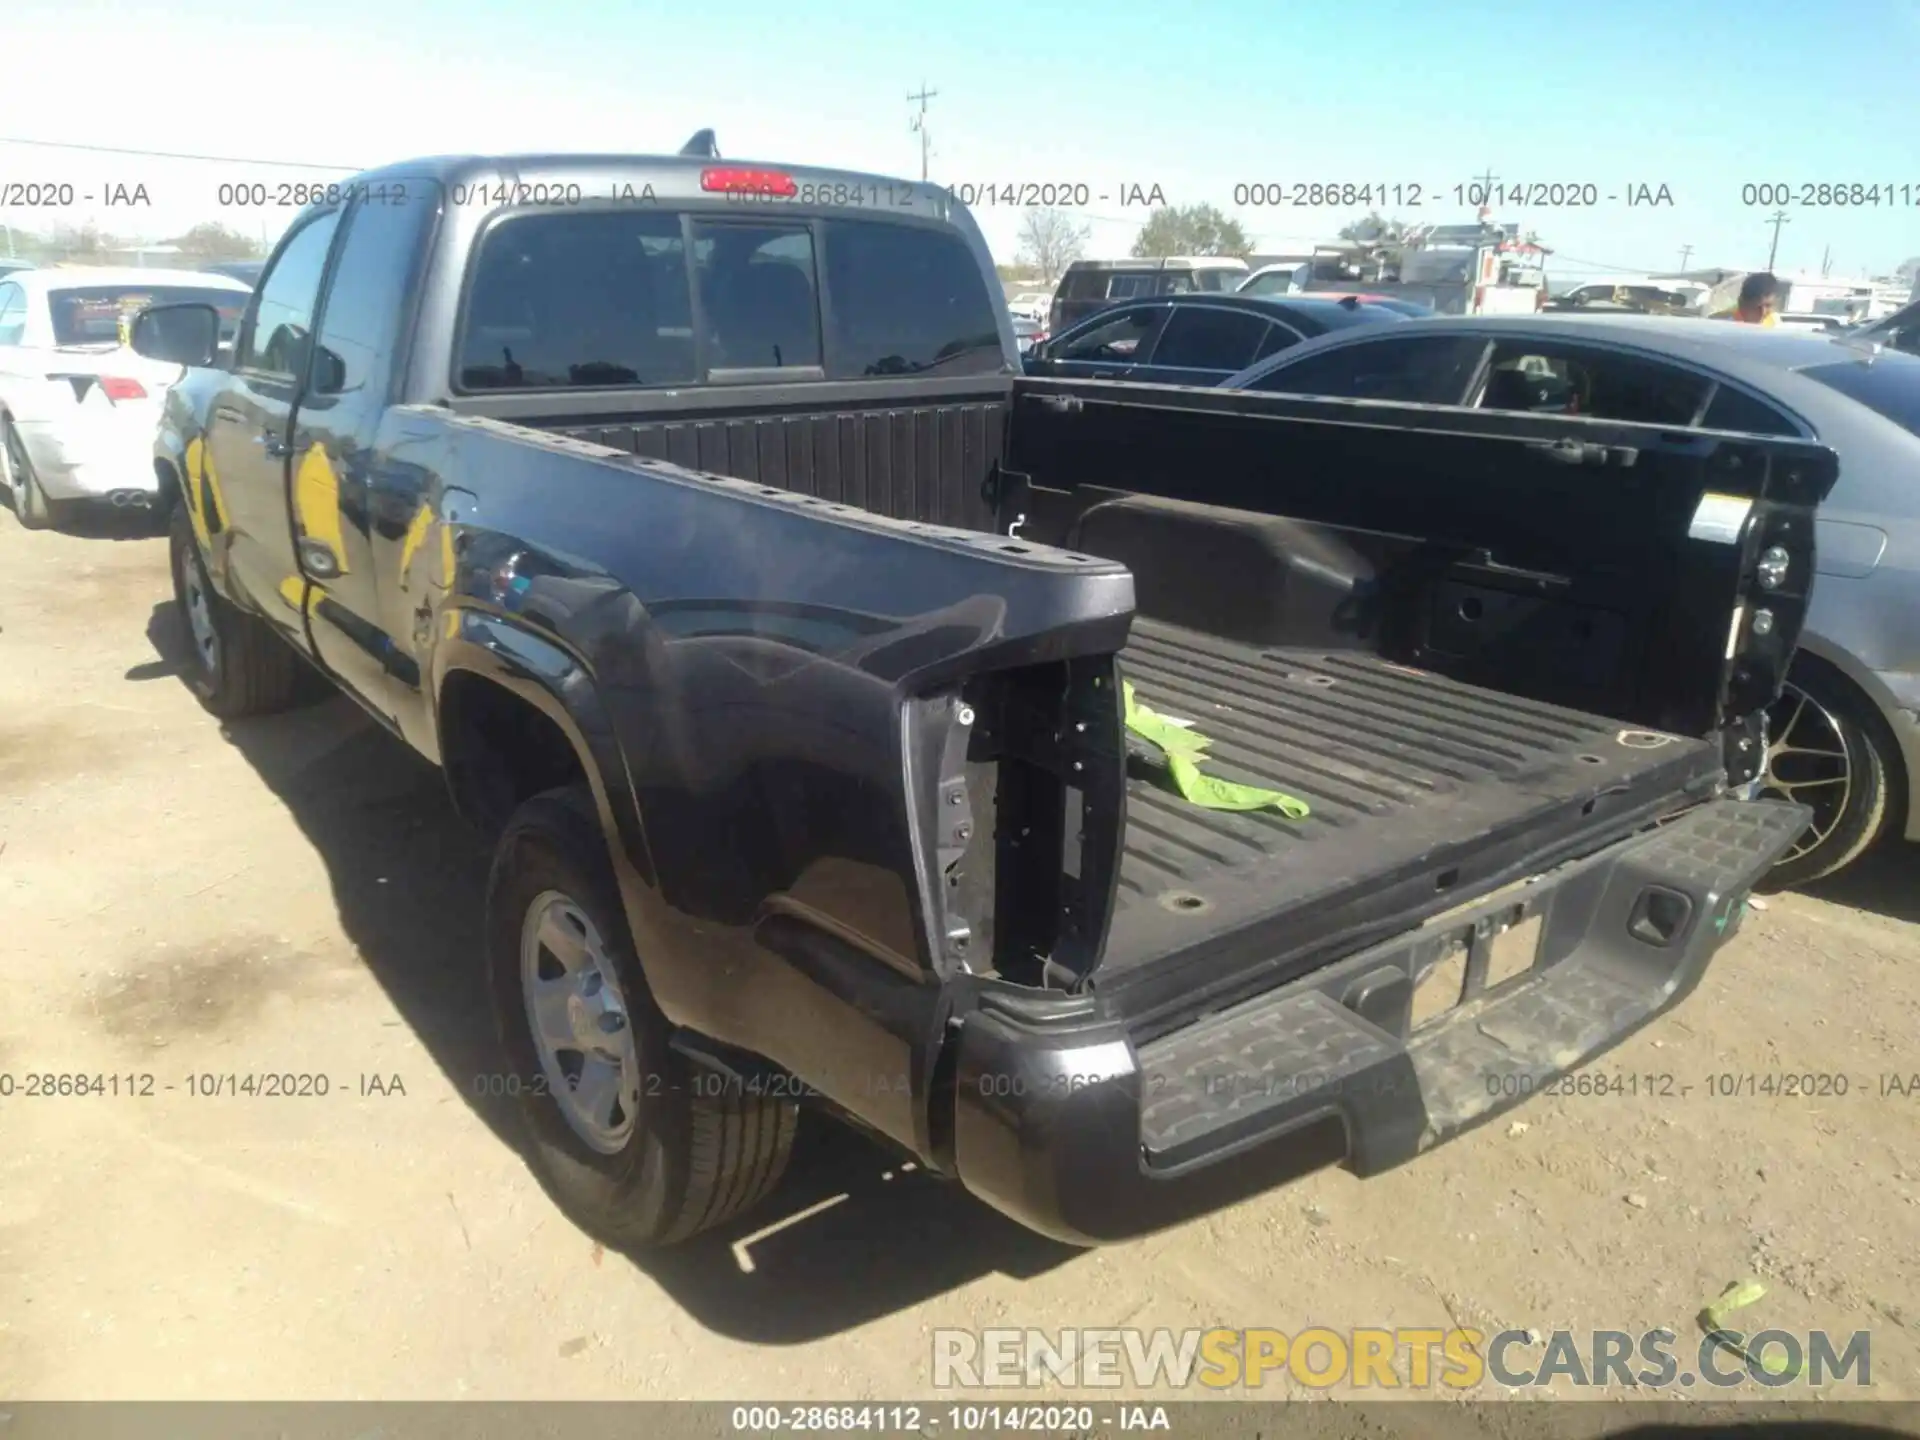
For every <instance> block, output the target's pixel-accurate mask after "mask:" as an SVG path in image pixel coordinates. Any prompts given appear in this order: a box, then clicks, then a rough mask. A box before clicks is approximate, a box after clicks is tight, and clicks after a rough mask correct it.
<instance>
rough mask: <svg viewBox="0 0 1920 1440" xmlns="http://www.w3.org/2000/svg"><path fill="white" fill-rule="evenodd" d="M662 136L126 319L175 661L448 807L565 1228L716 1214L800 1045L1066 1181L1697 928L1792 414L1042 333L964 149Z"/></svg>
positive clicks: (1759, 742)
mask: <svg viewBox="0 0 1920 1440" xmlns="http://www.w3.org/2000/svg"><path fill="white" fill-rule="evenodd" d="M696 150H698V151H700V152H701V153H685V154H682V155H677V156H667V157H654V158H646V157H617V156H616V157H608V156H582V157H522V158H509V159H500V158H492V159H481V158H465V159H440V160H432V161H421V162H416V163H410V164H401V165H395V166H392V167H389V168H387V169H385V170H381V171H378V172H372V173H368V174H365V175H362V176H360V177H358V178H357V179H355V180H353V181H352V182H349V183H347V184H345V185H342V186H341V187H340V191H339V195H338V196H337V197H329V201H330V203H328V204H324V205H319V206H316V207H314V208H312V209H309V210H307V211H305V212H303V213H302V214H301V215H300V217H299V218H298V219H297V220H296V221H295V222H294V224H293V226H292V227H291V229H290V230H289V231H288V233H287V235H286V237H285V238H284V239H283V240H282V241H281V242H280V244H279V246H278V248H277V250H276V252H275V254H274V256H273V258H272V259H271V261H270V262H269V263H268V266H267V269H266V273H265V275H264V276H263V277H262V279H261V282H260V285H259V288H258V289H257V291H256V292H255V294H254V297H253V299H252V302H251V305H250V308H249V310H248V312H247V314H246V317H245V320H244V323H243V325H242V328H241V331H240V333H239V337H238V339H237V341H236V343H235V346H234V353H233V354H232V356H231V357H230V358H225V359H223V358H222V357H220V356H219V354H218V352H217V350H216V348H215V347H216V341H217V335H216V329H215V322H214V318H213V317H212V312H211V311H208V312H205V313H204V314H202V313H200V312H197V311H195V310H194V309H193V308H192V307H162V308H157V309H154V310H150V311H148V312H146V313H145V314H144V315H143V316H142V317H141V318H140V319H139V321H138V322H137V325H136V331H135V345H136V347H137V348H139V349H140V350H141V351H142V353H144V354H148V355H150V356H152V357H153V358H158V359H168V360H173V361H176V362H178V363H182V364H184V365H187V366H189V367H191V368H190V373H189V374H188V375H187V376H186V377H185V378H184V379H183V381H182V382H181V384H180V385H178V386H177V387H176V388H175V389H174V390H173V391H172V392H171V394H170V396H169V400H168V409H167V413H166V417H165V420H164V422H163V425H162V430H161V434H160V438H159V441H158V446H157V451H156V463H157V465H158V467H159V470H160V475H161V480H162V483H163V486H164V487H165V492H166V494H167V495H168V496H169V497H171V499H172V501H173V564H174V579H175V585H176V590H177V593H178V595H179V598H180V601H181V605H182V608H183V610H184V611H185V613H186V615H187V617H188V619H189V621H190V622H191V629H192V633H193V636H194V646H193V657H192V670H193V676H192V679H193V683H194V684H195V686H196V688H197V690H198V691H199V693H200V695H201V696H202V698H203V700H204V702H205V703H206V704H207V706H208V707H209V708H210V709H212V710H213V711H214V712H215V713H217V714H220V715H223V716H232V715H239V714H245V713H259V712H264V711H269V710H273V709H276V708H279V707H282V706H285V705H287V704H290V703H292V702H293V701H294V699H295V698H296V696H297V695H298V694H300V693H301V691H302V688H303V687H302V685H301V683H300V682H301V678H302V667H303V666H306V667H311V668H313V669H317V670H318V671H320V672H321V673H323V674H324V675H325V676H327V677H329V678H330V679H331V680H332V681H333V682H334V683H335V684H336V685H337V686H338V687H339V688H340V689H342V690H344V691H346V692H347V693H348V694H349V695H351V696H353V697H354V699H356V700H357V701H358V702H359V703H360V704H361V705H362V706H363V707H364V708H365V709H366V710H367V711H368V712H369V713H370V714H372V715H373V716H374V717H375V718H376V719H377V720H378V721H379V722H380V723H381V724H382V725H384V726H386V727H387V728H388V729H390V730H391V731H392V732H393V734H394V735H395V736H397V737H399V739H400V740H402V741H404V742H405V743H407V744H409V745H411V746H413V747H414V748H415V749H417V750H418V751H419V752H420V753H421V754H423V755H425V756H427V757H428V758H430V759H431V760H433V761H434V762H436V763H437V764H438V765H440V766H441V767H442V768H443V769H444V772H445V774H446V777H447V782H448V785H449V787H450V789H451V793H452V798H453V802H454V804H455V805H457V806H458V808H459V809H460V811H461V812H462V813H463V814H465V815H466V816H468V817H469V818H470V819H471V820H472V821H473V822H474V823H475V824H476V825H479V826H481V827H484V828H485V829H486V830H487V831H488V832H490V833H492V834H493V835H495V836H496V837H497V851H496V859H495V863H494V866H493V871H492V878H491V889H490V893H489V896H488V901H487V903H488V907H489V909H488V917H487V934H488V937H489V938H488V951H487V953H486V954H485V955H484V956H476V957H475V960H476V964H484V965H485V966H486V968H487V973H488V975H489V976H490V983H491V986H492V989H493V993H494V996H495V999H496V1008H497V1013H498V1018H499V1030H500V1045H501V1048H502V1058H501V1061H500V1069H501V1071H502V1072H503V1073H506V1074H507V1075H508V1076H509V1077H510V1078H512V1079H513V1081H514V1085H513V1087H512V1088H514V1089H515V1090H516V1091H517V1093H518V1094H519V1095H520V1096H521V1098H522V1100H523V1101H524V1105H525V1111H526V1114H527V1118H528V1120H529V1123H530V1125H531V1129H532V1134H533V1136H534V1138H535V1143H534V1145H533V1146H532V1153H533V1154H534V1156H535V1163H536V1165H537V1167H538V1169H539V1172H540V1175H541V1178H542V1180H543V1182H544V1183H545V1184H546V1185H547V1187H548V1188H549V1190H550V1192H551V1193H552V1194H553V1195H554V1196H555V1197H556V1199H557V1200H558V1201H559V1203H560V1204H561V1205H562V1206H563V1207H564V1208H565V1209H566V1210H567V1211H568V1212H569V1213H570V1214H571V1215H573V1216H574V1217H575V1218H576V1219H577V1220H578V1221H579V1223H581V1224H582V1225H584V1226H586V1227H587V1228H589V1229H591V1230H592V1231H593V1232H594V1233H596V1234H597V1235H600V1236H602V1237H604V1238H606V1239H608V1240H610V1241H612V1242H616V1243H622V1244H629V1245H634V1244H652V1243H663V1242H669V1241H674V1240H679V1239H682V1238H684V1237H686V1236H689V1235H691V1234H694V1233H695V1232H697V1231H699V1230H701V1229H703V1228H705V1227H707V1226H710V1225H713V1224H715V1223H717V1222H719V1221H721V1220H723V1219H725V1218H727V1217H728V1216H730V1215H733V1214H735V1213H737V1212H739V1211H741V1210H743V1209H744V1208H745V1207H747V1206H749V1205H751V1204H753V1203H754V1202H756V1201H757V1200H759V1199H760V1198H761V1197H762V1196H764V1195H765V1194H766V1193H767V1192H768V1191H769V1190H770V1189H771V1188H772V1187H773V1186H774V1185H775V1183H776V1181H777V1180H778V1178H779V1176H780V1173H781V1170H782V1168H783V1166H784V1165H785V1163H786V1160H787V1156H788V1152H789V1150H790V1148H791V1146H792V1143H793V1139H794V1135H795V1126H796V1116H797V1114H798V1111H799V1108H800V1107H801V1106H802V1105H817V1106H819V1107H820V1108H821V1109H823V1110H825V1111H828V1112H830V1113H833V1114H835V1115H837V1116H839V1117H841V1118H842V1119H844V1120H847V1121H850V1122H853V1123H856V1124H858V1125H860V1126H861V1127H863V1128H865V1129H866V1130H868V1131H869V1132H871V1133H873V1134H875V1135H877V1136H879V1137H882V1138H884V1140H885V1141H887V1142H888V1143H890V1144H891V1145H893V1146H896V1147H898V1148H900V1149H902V1150H904V1151H906V1152H908V1153H910V1154H911V1155H912V1156H914V1157H917V1159H918V1160H919V1161H920V1162H921V1163H922V1164H924V1165H925V1166H927V1167H929V1168H931V1169H932V1170H934V1171H936V1172H938V1173H940V1174H942V1175H946V1176H949V1177H952V1178H953V1179H955V1180H957V1181H958V1182H959V1183H960V1184H962V1185H964V1186H965V1187H966V1188H967V1189H968V1190H969V1191H971V1192H972V1193H973V1194H975V1195H977V1196H979V1197H980V1198H981V1199H982V1200H984V1201H986V1202H987V1203H988V1204H991V1205H993V1206H996V1207H998V1208H999V1209H1000V1210H1002V1211H1004V1212H1005V1213H1006V1214H1008V1215H1010V1216H1013V1217H1014V1218H1015V1219H1017V1220H1019V1221H1021V1222H1023V1223H1024V1224H1026V1225H1028V1226H1031V1227H1033V1228H1034V1229H1037V1230H1040V1231H1043V1232H1045V1233H1047V1234H1050V1235H1053V1236H1056V1237H1060V1238H1062V1239H1064V1240H1067V1241H1069V1242H1073V1243H1080V1244H1090V1243H1096V1242H1101V1241H1110V1240H1116V1239H1120V1238H1123V1237H1127V1236H1132V1235H1138V1234H1142V1233H1145V1232H1147V1231H1151V1230H1153V1229H1156V1228H1159V1227H1163V1226H1167V1225H1171V1224H1175V1223H1178V1222H1180V1221H1182V1220H1184V1219H1186V1218H1188V1217H1191V1216H1194V1215H1197V1214H1201V1213H1205V1212H1206V1211H1208V1210H1210V1209H1213V1208H1216V1207H1219V1206H1222V1205H1226V1204H1230V1203H1233V1202H1235V1201H1237V1200H1239V1199H1242V1198H1244V1197H1247V1196H1250V1195H1253V1194H1257V1193H1259V1192H1261V1191H1262V1190H1264V1189H1267V1188H1269V1187H1271V1186H1274V1185H1276V1184H1278V1183H1281V1182H1283V1181H1285V1180H1287V1179H1289V1178H1291V1177H1294V1176H1297V1175H1299V1174H1301V1173H1304V1172H1305V1171H1307V1170H1310V1169H1312V1168H1314V1167H1317V1166H1322V1165H1326V1164H1329V1163H1344V1164H1346V1165H1347V1166H1349V1167H1351V1168H1352V1169H1353V1170H1354V1171H1356V1172H1358V1173H1360V1174H1363V1175H1365V1174H1371V1173H1374V1172H1377V1171H1379V1170H1382V1169H1383V1168H1385V1167H1388V1166H1392V1165H1395V1164H1397V1163H1399V1162H1402V1161H1405V1160H1409V1159H1411V1158H1413V1157H1415V1156H1416V1155H1418V1154H1420V1153H1421V1152H1422V1151H1423V1150H1425V1149H1427V1148H1429V1147H1431V1146H1433V1145H1435V1144H1437V1143H1439V1142H1441V1141H1444V1140H1446V1139H1448V1138H1449V1137H1451V1136H1453V1135H1456V1134H1458V1133H1459V1132H1461V1131H1462V1130H1464V1129H1466V1128H1467V1127H1469V1126H1471V1125H1474V1124H1475V1123H1477V1122H1480V1121H1483V1120H1485V1119H1486V1118H1487V1117H1489V1116H1491V1115H1493V1114H1495V1113H1497V1112H1499V1111H1501V1110H1503V1109H1505V1108H1508V1107H1510V1106H1512V1105H1513V1104H1515V1103H1517V1102H1518V1101H1519V1100H1521V1099H1522V1098H1524V1097H1525V1096H1526V1095H1527V1094H1528V1093H1530V1091H1531V1090H1533V1089H1534V1088H1536V1087H1539V1086H1541V1085H1543V1084H1544V1082H1546V1081H1547V1080H1548V1079H1549V1078H1550V1077H1553V1076H1555V1075H1558V1074H1560V1073H1563V1072H1565V1071H1567V1070H1569V1069H1571V1068H1573V1067H1576V1066H1579V1065H1581V1064H1583V1063H1585V1062H1586V1061H1588V1060H1589V1059H1591V1058H1592V1057H1593V1056H1595V1055H1598V1054H1600V1053H1601V1052H1603V1051H1605V1050H1606V1049H1608V1048H1609V1047H1610V1046H1612V1045H1614V1044H1616V1043H1617V1042H1618V1041H1620V1040H1621V1039H1622V1038H1623V1037H1625V1036H1626V1035H1628V1034H1629V1033H1631V1032H1632V1031H1634V1030H1635V1029H1637V1028H1638V1027H1640V1026H1642V1025H1644V1024H1645V1023H1647V1022H1648V1021H1649V1020H1651V1019H1653V1018H1654V1017H1655V1016H1657V1015H1658V1014H1660V1013H1661V1012H1662V1011H1663V1010H1665V1009H1666V1008H1668V1007H1669V1006H1671V1005H1673V1004H1675V1003H1676V1002H1678V1001H1679V1000H1680V999H1681V997H1683V996H1684V995H1685V994H1686V993H1687V992H1688V991H1689V990H1690V989H1691V988H1692V987H1693V986H1694V985H1695V983H1696V982H1697V981H1698V980H1699V978H1700V976H1701V973H1702V970H1703V968H1704V967H1705V966H1706V964H1707V962H1708V960H1709V958H1710V957H1711V956H1712V955H1713V954H1714V952H1715V951H1717V950H1718V949H1719V948H1720V947H1721V946H1722V945H1723V944H1724V943H1725V942H1726V941H1727V940H1728V939H1729V938H1730V937H1731V936H1732V935H1733V933H1734V931H1735V930H1736V929H1737V927H1738V925H1739V921H1740V918H1741V915H1742V913H1743V909H1744V901H1745V897H1746V895H1747V893H1748V891H1749V889H1750V888H1751V887H1752V886H1753V884H1754V882H1755V881H1756V880H1757V879H1759V878H1760V877H1761V876H1762V875H1764V874H1765V873H1766V871H1767V869H1768V868H1769V866H1770V865H1771V864H1772V862H1773V861H1774V859H1775V858H1776V857H1777V856H1778V855H1779V854H1780V853H1781V852H1782V851H1783V850H1784V849H1785V848H1786V847H1787V846H1788V845H1789V844H1790V843H1791V841H1792V840H1793V839H1794V838H1795V836H1796V835H1797V833H1798V832H1799V831H1800V829H1801V828H1802V826H1803V824H1804V823H1805V820H1806V813H1805V811H1803V810H1802V809H1800V808H1799V807H1796V806H1792V805H1787V804H1782V803H1777V802H1772V801H1761V800H1756V799H1752V798H1748V797H1749V796H1750V794H1751V791H1750V788H1749V785H1748V782H1750V781H1751V780H1752V779H1753V777H1754V776H1756V775H1757V774H1758V773H1759V772H1760V766H1761V761H1762V759H1763V753H1762V752H1763V749H1764V739H1763V732H1762V729H1761V716H1762V714H1763V712H1764V711H1765V709H1766V707H1767V705H1768V703H1769V702H1770V701H1771V700H1772V699H1773V698H1774V696H1775V694H1776V693H1777V691H1778V688H1779V686H1780V683H1781V680H1782V677H1783V676H1784V674H1785V671H1786V667H1787V664H1788V661H1789V660H1790V659H1791V658H1792V655H1793V653H1794V647H1795V639H1796V636H1797V634H1798V632H1799V629H1800V625H1801V621H1802V619H1803V617H1804V615H1805V613H1806V608H1807V601H1808V597H1809V594H1810V593H1811V587H1812V584H1813V575H1814V553H1813V537H1814V526H1813V519H1814V513H1815V509H1816V507H1817V506H1818V504H1819V503H1820V501H1821V500H1822V499H1823V497H1824V496H1825V494H1826V492H1827V490H1828V489H1829V488H1830V487H1831V485H1832V483H1833V481H1834V479H1835V473H1836V462H1835V459H1834V457H1833V455H1832V454H1831V453H1830V452H1829V451H1827V450H1825V449H1823V448H1821V447H1819V446H1817V445H1813V444H1809V443H1805V442H1800V441H1792V440H1783V439H1769V438H1762V437H1758V436H1751V435H1740V434H1722V433H1713V432H1699V431H1688V432H1676V431H1669V430H1663V429H1659V428H1657V427H1653V426H1642V425H1632V424H1620V423H1612V422H1607V421H1599V420H1591V419H1583V418H1570V417H1553V416H1537V415H1527V414H1499V413H1479V412H1476V413H1462V412H1457V411H1449V410H1440V409H1429V408H1426V407H1422V406H1418V405H1397V404H1376V403H1370V402H1361V401H1338V400H1310V399H1304V398H1300V397H1293V396H1285V395H1267V394H1237V393H1222V392H1219V391H1214V390H1189V389H1185V388H1179V387H1172V386H1154V385H1124V384H1113V383H1103V382H1075V381H1060V380H1046V379H1032V378H1026V377H1023V376H1021V375H1020V373H1019V370H1020V367H1019V363H1018V357H1017V350H1016V346H1015V342H1014V337H1013V333H1012V329H1011V325H1010V322H1009V319H1008V315H1007V312H1006V307H1005V305H1004V303H1003V302H1002V300H1001V297H1000V291H999V287H998V283H997V281H996V279H995V275H994V270H993V267H992V263H991V260H990V257H989V255H988V253H987V250H986V248H985V246H984V244H983V243H982V241H981V238H980V235H979V233H978V231H977V229H976V228H975V226H974V224H973V221H972V220H971V218H970V217H969V216H968V215H967V214H966V212H965V211H964V210H963V209H962V208H960V207H959V206H958V205H957V204H956V203H955V202H954V200H953V199H952V197H951V196H949V195H946V194H944V193H942V192H941V191H940V190H939V189H938V188H937V187H934V186H929V185H918V184H912V183H909V182H904V181H897V180H888V179H883V178H879V177H874V176H867V175H856V174H847V173H840V172H831V171H823V170H817V169H801V168H795V167H788V166H772V165H762V164H744V163H739V162H723V161H721V160H719V159H718V158H716V157H715V156H714V155H713V154H712V153H711V151H710V147H696ZM1416 323H1417V322H1416ZM1149 713H1153V714H1157V715H1158V716H1159V717H1161V718H1160V719H1159V721H1158V722H1157V723H1154V724H1149V723H1147V719H1146V717H1147V715H1148V714H1149ZM1130 715H1131V717H1132V718H1131V723H1130V721H1129V717H1130ZM1177 722H1184V723H1177ZM1154 735H1157V736H1158V737H1159V743H1155V741H1154V739H1153V738H1152V737H1153V736H1154ZM1194 737H1198V740H1199V741H1204V742H1205V744H1204V745H1202V744H1200V743H1198V742H1197V741H1195V740H1194ZM1190 742H1192V743H1190ZM1196 761H1197V765H1198V769H1199V771H1200V772H1201V775H1200V779H1201V781H1202V782H1204V781H1205V780H1206V779H1207V778H1208V777H1211V778H1212V779H1214V780H1218V781H1221V782H1223V783H1225V784H1228V785H1233V786H1239V787H1252V788H1251V789H1248V788H1241V789H1238V790H1229V791H1228V792H1227V793H1226V794H1224V795H1222V794H1219V793H1216V792H1215V791H1213V790H1210V789H1209V788H1208V787H1207V786H1206V785H1205V784H1204V783H1199V784H1196V783H1194V770H1193V768H1192V766H1191V765H1184V764H1183V762H1196ZM1183 774H1184V780H1183V778H1182V776H1183ZM1183 784H1184V788H1183ZM1262 792H1272V793H1271V794H1263V793H1262ZM1235 807H1244V808H1235Z"/></svg>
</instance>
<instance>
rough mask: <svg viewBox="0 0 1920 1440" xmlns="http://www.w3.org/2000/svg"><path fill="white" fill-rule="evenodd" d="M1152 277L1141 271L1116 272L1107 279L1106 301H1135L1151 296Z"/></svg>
mask: <svg viewBox="0 0 1920 1440" xmlns="http://www.w3.org/2000/svg"><path fill="white" fill-rule="evenodd" d="M1153 280H1154V277H1153V275H1152V274H1150V273H1149V272H1147V271H1143V270H1116V271H1114V272H1113V273H1112V274H1110V275H1109V276H1108V277H1107V299H1109V300H1137V299H1139V298H1140V297H1141V296H1143V295H1151V294H1153Z"/></svg>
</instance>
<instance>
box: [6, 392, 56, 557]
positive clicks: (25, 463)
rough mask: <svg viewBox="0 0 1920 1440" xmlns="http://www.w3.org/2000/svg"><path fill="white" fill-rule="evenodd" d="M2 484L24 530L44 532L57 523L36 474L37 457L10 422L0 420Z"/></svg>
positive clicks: (15, 515) (15, 516)
mask: <svg viewBox="0 0 1920 1440" xmlns="http://www.w3.org/2000/svg"><path fill="white" fill-rule="evenodd" d="M0 482H4V483H5V484H6V487H7V493H8V495H9V496H11V498H12V500H13V514H14V518H15V519H16V520H18V521H19V522H20V528H21V529H23V530H44V529H46V528H47V527H48V526H49V525H51V524H52V523H53V506H52V504H51V503H49V501H48V500H47V492H46V491H44V490H42V489H41V488H40V477H39V476H37V475H35V474H34V472H33V457H32V456H31V455H29V454H27V446H26V442H25V441H23V440H22V439H21V438H20V432H19V431H17V430H15V429H14V428H13V422H12V421H11V420H6V419H0Z"/></svg>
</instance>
